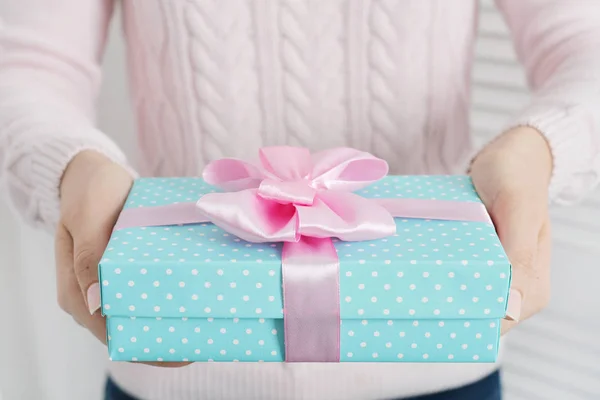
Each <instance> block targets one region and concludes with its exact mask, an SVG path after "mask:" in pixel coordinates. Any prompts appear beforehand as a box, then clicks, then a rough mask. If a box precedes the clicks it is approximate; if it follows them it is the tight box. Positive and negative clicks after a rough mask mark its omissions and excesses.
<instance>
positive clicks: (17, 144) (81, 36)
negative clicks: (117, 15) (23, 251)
mask: <svg viewBox="0 0 600 400" xmlns="http://www.w3.org/2000/svg"><path fill="white" fill-rule="evenodd" d="M111 14H112V0H52V1H48V0H18V1H7V2H2V5H1V6H0V178H3V179H2V181H3V182H2V183H3V184H4V185H5V188H6V189H5V190H4V191H5V192H7V193H8V197H9V200H10V203H11V204H12V205H13V206H14V208H16V210H17V211H18V212H19V214H20V215H21V216H22V217H23V219H24V220H25V221H26V222H27V223H29V224H31V225H34V226H41V227H43V228H47V229H52V228H53V227H54V225H55V224H56V222H57V221H58V217H59V185H60V179H61V177H62V174H63V171H64V170H65V168H66V166H67V164H68V163H69V161H70V160H71V159H72V158H73V157H74V156H75V155H76V154H77V153H78V152H80V151H82V150H96V151H98V152H101V153H103V154H104V155H106V156H107V157H109V158H110V159H112V160H113V161H115V162H118V163H121V164H123V165H126V159H125V156H124V154H123V153H122V152H121V150H120V149H119V148H118V147H117V145H116V144H115V143H114V142H113V141H111V140H110V139H109V138H108V137H107V136H106V135H104V134H103V133H102V132H100V131H99V130H97V129H96V128H95V127H94V102H95V97H96V95H97V91H98V88H99V84H100V58H101V54H102V52H103V48H104V42H105V38H106V33H107V27H108V24H109V20H110V16H111Z"/></svg>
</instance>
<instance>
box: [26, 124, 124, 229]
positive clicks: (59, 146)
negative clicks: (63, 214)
mask: <svg viewBox="0 0 600 400" xmlns="http://www.w3.org/2000/svg"><path fill="white" fill-rule="evenodd" d="M84 150H93V151H97V152H99V153H100V154H102V155H104V156H105V157H107V158H108V159H110V160H111V161H113V162H115V163H117V164H120V165H121V166H123V167H124V168H125V169H127V170H128V171H129V173H130V174H131V175H132V176H133V177H134V178H135V177H136V173H135V172H134V171H133V169H131V168H130V167H129V166H128V164H127V160H126V157H125V155H124V154H123V152H122V151H121V150H120V149H119V147H118V146H117V145H116V144H115V143H114V142H113V141H112V140H111V139H109V138H108V137H107V136H105V135H104V134H103V133H101V132H99V131H97V130H95V129H93V130H91V131H90V132H86V134H85V135H77V136H63V137H59V138H57V137H50V138H49V139H48V140H42V141H41V142H39V143H38V144H37V145H36V150H35V151H34V154H33V155H32V161H31V162H32V164H31V170H32V173H33V180H32V183H33V193H32V196H33V199H34V201H33V202H32V205H33V206H34V207H36V208H37V212H38V213H39V217H40V219H41V220H42V221H44V222H45V224H50V225H51V226H55V225H56V223H57V222H58V218H59V216H60V182H61V179H62V176H63V173H64V172H65V169H66V168H67V165H68V164H69V163H70V162H71V160H72V159H73V158H74V157H75V156H76V155H77V154H78V153H80V152H81V151H84Z"/></svg>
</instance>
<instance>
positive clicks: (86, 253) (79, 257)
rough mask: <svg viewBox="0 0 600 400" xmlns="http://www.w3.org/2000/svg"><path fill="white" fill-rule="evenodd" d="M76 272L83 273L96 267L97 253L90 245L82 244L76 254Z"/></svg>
mask: <svg viewBox="0 0 600 400" xmlns="http://www.w3.org/2000/svg"><path fill="white" fill-rule="evenodd" d="M74 263H75V274H77V275H81V274H84V273H87V272H88V271H90V270H94V271H95V269H96V263H97V255H96V252H95V251H94V250H93V249H92V248H91V247H89V246H81V247H80V248H78V249H77V250H76V251H75V254H74Z"/></svg>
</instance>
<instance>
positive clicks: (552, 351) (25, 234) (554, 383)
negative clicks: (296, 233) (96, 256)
mask: <svg viewBox="0 0 600 400" xmlns="http://www.w3.org/2000/svg"><path fill="white" fill-rule="evenodd" d="M11 1H16V0H11ZM120 28H121V27H120V22H119V21H117V20H115V21H113V29H112V32H111V38H110V44H109V48H108V49H107V53H106V56H105V68H104V71H105V78H104V79H105V84H104V87H103V92H102V95H101V98H100V101H99V104H98V110H99V114H98V117H99V125H100V127H101V129H103V130H104V131H105V132H108V133H109V134H111V135H113V137H114V138H115V139H116V140H117V142H119V143H120V144H121V145H122V146H123V147H124V148H125V149H126V151H128V153H129V154H132V153H133V121H132V114H131V111H130V107H129V103H128V100H127V82H126V77H125V65H124V61H125V58H124V44H123V41H122V39H121V37H120V34H121V30H120ZM476 54H477V59H476V65H475V70H474V74H473V81H474V89H473V90H474V91H473V111H472V124H471V125H472V129H473V133H474V134H475V135H476V137H477V138H478V139H479V140H484V139H485V138H487V137H490V135H493V134H496V133H497V132H498V131H499V129H500V128H501V126H502V124H503V122H504V121H505V120H506V119H507V118H508V117H509V116H510V115H511V113H512V112H514V111H516V110H518V109H519V108H520V107H522V106H523V105H525V104H526V102H527V100H528V97H529V94H528V92H527V89H526V84H525V78H524V75H523V72H522V70H521V68H520V66H518V64H517V63H516V59H515V56H514V52H513V50H512V44H511V42H510V38H509V35H508V32H507V30H506V27H505V25H504V22H503V21H502V19H501V17H500V16H499V14H498V13H497V12H496V11H495V10H494V8H493V5H492V2H491V1H489V0H484V1H483V2H482V13H481V21H480V37H479V40H478V45H477V53H476ZM2 202H3V199H2V198H1V197H0V400H2V399H3V400H30V399H32V400H33V399H36V400H72V399H73V400H79V399H86V400H88V399H89V400H99V399H100V396H101V392H102V390H101V386H102V384H103V382H104V379H105V377H104V366H105V362H106V358H107V354H106V351H105V349H104V347H103V346H101V345H99V344H98V343H96V341H95V340H94V339H92V338H91V337H90V335H88V334H87V333H86V332H85V331H84V330H82V329H81V328H79V327H78V326H77V325H76V324H75V323H74V322H73V321H72V320H71V319H70V317H68V316H66V315H65V314H64V313H62V312H61V311H60V310H59V308H58V306H57V304H56V293H55V285H54V259H53V253H52V240H51V237H50V236H48V235H47V234H44V233H41V232H36V231H33V230H31V229H30V228H27V227H24V226H22V225H21V224H20V223H19V222H18V221H17V220H16V218H15V217H14V216H13V215H12V214H11V212H10V210H9V209H8V208H7V207H6V206H5V204H4V203H2ZM552 219H553V222H554V235H553V236H554V248H553V251H554V255H553V263H552V270H553V271H552V273H553V290H554V293H553V299H552V304H551V306H550V307H549V309H548V310H546V311H545V312H543V313H542V314H541V315H539V316H537V317H536V318H534V319H533V320H531V321H528V322H526V323H524V324H523V325H522V326H521V327H519V329H518V330H516V331H514V332H513V333H512V334H511V337H512V339H511V341H510V343H509V348H508V354H507V357H506V361H505V368H504V380H505V387H506V396H505V399H506V400H537V399H552V400H554V399H556V400H560V399H569V400H582V399H598V398H600V383H599V381H600V379H599V378H600V365H598V364H599V363H598V361H599V360H600V343H599V341H598V332H599V330H600V322H598V321H599V317H600V311H599V309H598V307H597V306H598V305H600V302H599V301H598V299H597V292H598V289H597V288H598V287H599V284H600V267H599V265H598V260H599V259H600V246H599V245H600V240H599V239H600V233H598V229H599V228H600V222H598V221H600V195H598V194H596V195H593V196H591V198H589V199H588V200H586V201H585V202H583V203H582V204H580V205H578V206H576V207H570V208H563V209H553V210H552Z"/></svg>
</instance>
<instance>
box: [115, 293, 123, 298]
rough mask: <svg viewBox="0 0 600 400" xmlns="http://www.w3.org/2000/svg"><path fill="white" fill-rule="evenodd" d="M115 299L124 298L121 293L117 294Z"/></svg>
mask: <svg viewBox="0 0 600 400" xmlns="http://www.w3.org/2000/svg"><path fill="white" fill-rule="evenodd" d="M115 297H116V298H117V299H120V298H122V297H123V295H122V294H121V293H117V294H116V295H115Z"/></svg>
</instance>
